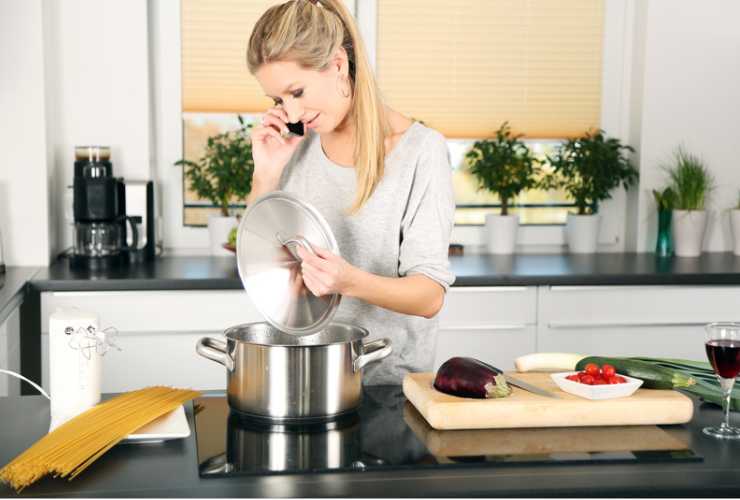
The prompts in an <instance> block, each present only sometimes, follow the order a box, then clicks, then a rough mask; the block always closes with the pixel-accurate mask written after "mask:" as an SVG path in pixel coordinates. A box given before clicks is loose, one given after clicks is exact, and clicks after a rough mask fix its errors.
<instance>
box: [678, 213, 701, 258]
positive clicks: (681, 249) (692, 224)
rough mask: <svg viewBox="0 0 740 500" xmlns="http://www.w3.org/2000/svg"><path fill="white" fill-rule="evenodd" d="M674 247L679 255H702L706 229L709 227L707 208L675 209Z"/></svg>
mask: <svg viewBox="0 0 740 500" xmlns="http://www.w3.org/2000/svg"><path fill="white" fill-rule="evenodd" d="M672 226H673V249H674V251H675V252H676V256H678V257H698V256H699V255H701V249H702V243H703V242H704V231H705V230H706V227H707V212H706V211H705V210H674V211H673V220H672Z"/></svg>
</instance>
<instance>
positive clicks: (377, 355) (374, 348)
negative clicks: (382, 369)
mask: <svg viewBox="0 0 740 500" xmlns="http://www.w3.org/2000/svg"><path fill="white" fill-rule="evenodd" d="M362 351H363V353H362V354H360V355H359V356H357V358H356V359H355V361H354V363H352V368H353V369H354V371H355V373H357V372H358V371H360V370H362V367H364V366H365V365H368V364H370V363H374V362H376V361H380V360H381V359H383V358H385V357H386V356H388V355H389V354H390V353H391V352H392V351H393V347H392V346H391V339H389V338H384V339H378V340H373V341H372V342H368V343H367V344H362Z"/></svg>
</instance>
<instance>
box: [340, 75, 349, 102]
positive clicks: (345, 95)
mask: <svg viewBox="0 0 740 500" xmlns="http://www.w3.org/2000/svg"><path fill="white" fill-rule="evenodd" d="M340 79H341V77H340V76H339V75H337V92H339V95H341V96H342V97H349V95H350V89H349V78H345V79H344V80H345V81H346V82H347V85H346V87H347V92H346V93H345V92H343V91H342V90H340V88H339V80H340ZM342 87H345V85H342Z"/></svg>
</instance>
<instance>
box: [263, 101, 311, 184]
mask: <svg viewBox="0 0 740 500" xmlns="http://www.w3.org/2000/svg"><path fill="white" fill-rule="evenodd" d="M287 123H288V114H287V113H286V112H285V110H283V109H282V108H279V107H274V108H270V109H268V110H267V113H265V115H264V116H263V117H262V125H261V126H257V127H254V128H253V129H252V132H251V134H250V136H251V138H252V159H253V160H254V180H255V183H256V184H258V185H260V186H262V187H263V188H265V189H264V190H273V189H276V188H277V185H278V183H279V182H280V176H281V175H282V173H283V169H284V168H285V165H287V164H288V161H289V160H290V157H291V156H293V153H294V152H295V150H296V148H297V147H298V144H300V143H301V141H302V140H303V138H304V137H305V136H292V135H291V136H289V137H284V136H283V134H287V133H288V126H287V125H286V124H287Z"/></svg>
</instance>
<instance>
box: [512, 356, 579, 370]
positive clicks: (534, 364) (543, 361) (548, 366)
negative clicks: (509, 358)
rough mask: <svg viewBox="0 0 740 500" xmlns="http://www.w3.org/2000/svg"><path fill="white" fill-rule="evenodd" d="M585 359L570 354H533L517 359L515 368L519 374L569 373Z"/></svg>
mask: <svg viewBox="0 0 740 500" xmlns="http://www.w3.org/2000/svg"><path fill="white" fill-rule="evenodd" d="M584 357H585V356H584V355H583V354H574V353H570V352H533V353H532V354H525V355H524V356H519V357H518V358H516V359H515V360H514V366H515V367H516V371H518V372H568V371H572V370H575V368H576V363H578V361H579V360H581V359H583V358H584Z"/></svg>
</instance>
